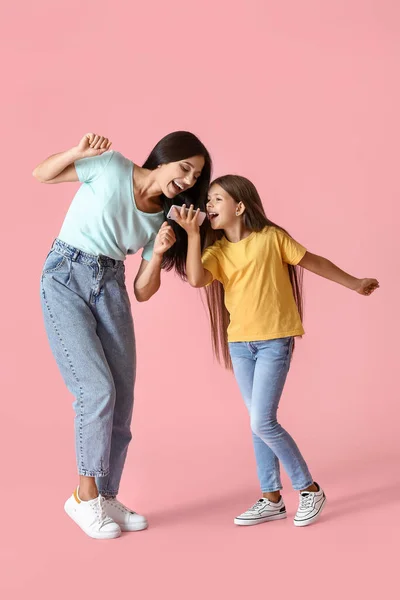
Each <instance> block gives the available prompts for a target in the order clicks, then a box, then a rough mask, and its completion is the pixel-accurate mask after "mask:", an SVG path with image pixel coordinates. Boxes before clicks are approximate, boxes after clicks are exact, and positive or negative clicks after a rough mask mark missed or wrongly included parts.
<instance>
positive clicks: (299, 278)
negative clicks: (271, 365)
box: [204, 175, 303, 369]
mask: <svg viewBox="0 0 400 600" xmlns="http://www.w3.org/2000/svg"><path fill="white" fill-rule="evenodd" d="M214 184H217V185H219V186H221V187H222V189H223V190H225V192H227V193H228V194H229V195H230V196H231V197H232V198H233V199H234V201H235V202H237V203H238V204H239V202H242V203H243V204H244V206H245V207H246V210H245V212H244V214H243V220H244V225H245V227H246V229H248V230H250V231H262V230H263V229H264V228H265V227H276V228H277V229H280V230H281V231H284V232H285V233H287V234H288V232H287V231H286V230H285V229H283V228H282V227H280V226H279V225H276V223H273V222H272V221H270V220H269V219H268V218H267V216H266V214H265V211H264V207H263V205H262V202H261V198H260V196H259V194H258V192H257V189H256V187H255V185H254V184H253V183H251V181H249V180H248V179H246V177H241V176H239V175H224V176H222V177H218V179H215V180H214V181H213V182H212V184H211V185H214ZM223 235H224V232H223V231H222V230H213V229H211V226H209V227H208V228H207V231H206V235H205V241H204V248H207V247H208V246H211V245H212V244H214V243H215V242H216V241H217V240H219V239H221V238H222V236H223ZM288 235H289V234H288ZM288 267H289V278H290V283H291V284H292V289H293V296H294V299H295V302H296V305H297V309H298V311H299V315H300V319H301V320H303V297H302V288H303V269H302V268H301V267H298V266H293V265H288ZM204 291H205V294H206V299H207V305H208V310H209V315H210V323H211V338H212V345H213V350H214V354H215V356H216V357H217V359H218V361H219V362H220V363H221V364H223V365H224V366H225V367H226V368H227V369H232V361H231V357H230V354H229V346H228V334H227V328H228V325H229V320H230V317H229V312H228V311H227V309H226V306H225V293H224V287H223V285H222V283H220V282H219V281H214V282H213V283H212V284H211V285H209V286H208V287H206V288H204Z"/></svg>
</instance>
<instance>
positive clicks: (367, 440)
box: [0, 0, 400, 600]
mask: <svg viewBox="0 0 400 600" xmlns="http://www.w3.org/2000/svg"><path fill="white" fill-rule="evenodd" d="M399 36H400V6H399V4H398V2H396V1H395V0H392V1H391V0H364V1H362V0H359V1H357V0H338V1H335V2H331V1H328V0H325V1H317V0H314V1H313V0H304V1H303V2H298V1H297V0H292V1H288V0H286V1H280V2H273V1H272V0H271V1H264V2H261V1H258V0H247V2H240V3H239V2H236V3H232V2H231V1H228V0H218V1H216V0H214V1H213V2H211V1H210V0H203V2H198V3H192V2H187V1H186V2H184V1H183V0H170V1H169V2H168V3H165V2H162V1H160V0H158V1H157V2H148V3H147V2H142V3H133V2H129V1H128V0H126V1H121V0H114V1H113V2H106V1H101V0H96V1H95V0H92V1H84V0H79V2H78V1H77V0H68V2H66V1H65V0H62V1H57V2H54V0H52V1H50V0H38V1H36V2H28V0H25V2H21V1H14V2H13V3H11V2H9V3H7V4H6V5H5V7H4V8H3V9H2V17H1V31H0V40H1V42H0V43H1V57H2V59H3V74H2V83H3V91H2V95H1V105H2V106H1V121H2V126H1V137H2V140H1V153H2V160H1V163H2V172H3V177H2V179H3V181H2V202H1V207H2V209H1V236H0V240H1V248H2V294H1V314H2V319H1V340H2V343H1V348H0V351H1V379H2V394H1V398H2V402H1V426H2V434H1V445H2V461H1V462H2V493H1V498H2V505H3V510H2V526H1V536H0V540H1V555H0V564H1V565H2V568H3V569H4V571H3V575H2V578H1V582H0V591H2V592H4V593H5V595H4V597H5V598H7V599H9V598H18V599H19V598H21V599H22V598H26V597H28V595H29V597H35V596H36V595H37V596H39V593H40V597H41V598H44V599H47V598H49V599H50V598H55V597H57V598H60V599H64V598H71V597H84V596H85V595H88V594H91V595H97V597H99V598H109V597H111V594H113V595H115V596H116V595H117V594H118V593H121V594H122V593H124V594H129V595H132V596H133V597H136V598H141V599H142V598H156V597H158V596H161V595H162V596H163V597H169V596H170V597H171V598H175V599H183V598H185V599H186V598H188V597H190V598H193V599H196V600H197V599H203V598H206V597H208V598H219V597H230V598H239V597H240V598H243V597H244V595H245V594H248V595H249V596H250V595H254V596H255V594H263V595H267V594H268V595H269V596H272V594H274V595H276V594H277V593H279V594H280V596H281V597H284V598H286V597H288V596H289V593H292V595H293V596H294V595H295V596H296V597H297V598H306V597H307V598H308V597H309V596H311V595H312V594H318V595H323V596H324V597H325V598H328V599H330V598H336V597H337V596H338V594H340V596H341V597H345V598H349V597H351V596H353V595H354V596H355V597H357V598H360V597H363V598H374V597H375V596H377V595H378V594H379V595H381V594H388V596H389V597H390V598H394V597H395V595H396V592H395V591H394V590H395V588H394V586H395V585H396V584H395V582H396V581H397V575H396V567H395V560H396V559H395V552H394V549H395V541H396V539H397V543H398V536H399V519H398V511H399V508H400V506H399V494H400V480H399V468H398V464H399V442H398V422H399V416H400V409H399V394H398V372H399V365H398V356H399V334H400V328H399V318H398V314H399V308H398V306H399V291H400V290H399V277H398V269H399V242H398V218H399V216H400V215H399V208H398V197H399V183H398V166H397V164H398V146H399V143H398V141H399V133H400V131H399V116H398V115H399V105H400V85H399V75H398V74H399V58H400V57H399V54H400V37H399ZM175 129H189V130H192V131H194V132H195V133H197V134H198V135H199V136H200V137H201V139H202V140H203V141H204V143H205V144H206V145H207V146H208V147H209V149H210V151H211V152H212V155H213V159H214V163H215V171H214V174H215V175H219V174H223V173H226V172H236V173H240V174H242V175H246V176H248V177H249V178H250V179H252V180H253V181H254V183H255V184H256V185H257V187H258V189H259V191H260V193H261V195H262V197H263V199H264V202H265V206H266V209H267V212H268V215H269V216H270V218H272V219H273V220H275V221H277V222H279V223H281V224H282V225H283V226H285V227H286V228H287V229H289V231H290V232H291V233H292V235H293V236H294V237H296V238H297V239H298V240H299V241H300V242H302V243H303V244H305V245H306V246H307V247H308V248H309V249H310V250H311V251H312V252H316V253H319V254H322V255H324V256H326V257H328V258H330V259H331V260H333V261H334V262H336V263H337V264H339V265H340V266H342V267H343V268H345V269H347V270H348V271H350V272H351V273H353V274H355V275H357V276H360V277H377V278H378V279H379V281H380V283H381V289H380V290H378V292H377V293H376V294H374V296H373V297H371V298H364V297H361V296H359V295H357V294H354V293H352V292H350V291H349V290H347V289H344V288H340V287H339V286H335V285H334V284H332V283H330V282H327V281H324V280H322V279H319V278H317V277H315V276H307V277H306V320H305V326H306V330H307V335H306V337H305V338H304V339H303V341H301V342H300V343H299V344H298V351H297V352H296V357H295V361H294V364H293V369H292V372H291V375H290V378H289V381H288V384H287V387H286V390H285V395H284V400H283V402H282V405H281V409H280V419H281V422H282V424H284V425H285V426H286V428H287V429H289V431H290V432H291V433H292V434H293V435H294V437H295V438H296V440H297V441H298V443H299V445H300V447H301V449H302V451H303V453H304V455H305V457H306V459H307V460H308V462H309V465H310V468H311V469H312V472H313V473H314V476H315V478H316V479H317V481H319V482H320V483H321V484H322V485H323V486H324V488H325V490H326V492H327V495H328V502H329V503H328V505H327V508H326V512H325V515H324V517H323V519H321V521H320V523H319V524H318V525H315V526H313V527H309V528H306V529H301V530H298V529H295V528H294V527H293V524H292V517H293V514H294V511H295V508H296V506H297V497H296V495H295V493H294V492H293V491H292V490H291V488H290V485H289V482H288V480H287V478H286V476H285V478H284V483H285V501H286V504H287V507H288V511H289V517H290V518H289V519H287V520H286V521H281V522H279V521H278V522H276V523H270V524H265V525H262V526H259V527H252V528H236V527H234V526H233V522H232V520H233V517H234V516H235V515H236V514H237V513H238V512H241V511H242V510H244V509H245V508H247V506H248V505H250V504H251V503H253V502H254V501H255V500H256V499H257V497H258V494H259V492H258V483H257V479H256V473H255V465H254V458H253V450H252V445H251V437H250V432H249V426H248V420H247V416H246V412H245V409H244V406H243V404H242V400H241V398H240V396H239V392H238V390H237V388H236V384H235V382H234V380H233V377H232V376H231V375H230V374H229V373H226V372H224V371H223V370H222V369H220V368H219V367H218V366H217V365H216V364H215V363H214V362H213V359H212V355H211V348H210V344H209V331H208V322H207V318H206V314H205V311H204V309H203V306H202V303H201V300H200V297H199V294H198V293H197V292H196V291H195V290H192V289H191V288H189V287H188V286H187V285H184V284H182V283H181V282H180V281H179V280H178V279H177V278H176V277H174V276H173V275H172V274H166V275H165V276H164V278H163V285H162V289H161V291H160V292H159V293H158V294H157V296H156V297H155V298H154V299H152V300H151V301H150V302H148V303H146V304H141V305H139V304H137V303H136V302H135V301H133V306H132V307H133V313H134V317H135V321H136V332H137V342H138V350H139V376H138V384H137V394H136V410H135V415H134V427H133V432H134V442H133V445H132V446H131V451H130V455H129V459H128V464H127V468H126V472H125V478H124V480H123V488H122V492H121V499H122V500H124V501H125V502H126V503H129V504H131V505H133V506H134V507H135V508H136V509H137V510H138V511H143V512H145V513H146V514H147V515H148V517H149V519H150V524H151V527H150V528H149V530H148V531H146V532H142V533H138V534H125V535H124V536H123V537H121V538H120V539H119V540H117V541H112V542H103V543H102V542H95V541H92V540H90V539H88V538H86V537H85V536H84V534H82V533H81V532H80V531H79V530H78V528H77V527H75V526H74V525H73V524H72V523H71V522H70V521H69V520H68V518H67V517H66V516H65V515H64V513H63V503H64V501H65V499H66V497H67V496H68V495H69V494H70V493H71V492H72V490H73V487H74V485H75V483H76V475H75V462H74V455H73V434H72V431H73V413H72V408H71V400H72V399H71V397H70V395H69V393H68V392H67V390H66V389H65V388H64V385H63V383H62V380H61V377H60V375H59V374H58V371H57V368H56V365H55V362H54V360H53V358H52V356H51V353H50V350H49V347H48V344H47V340H46V337H45V332H44V328H43V325H42V317H41V312H40V304H39V278H40V271H41V267H42V263H43V260H44V258H45V256H46V254H47V251H48V249H49V246H50V244H51V242H52V241H53V239H54V237H56V235H57V233H58V231H59V228H60V226H61V223H62V220H63V217H64V214H65V212H66V210H67V208H68V205H69V202H70V200H71V198H72V195H73V193H74V191H75V189H76V188H75V186H74V185H67V184H65V185H64V186H45V185H40V184H39V183H37V182H36V181H34V179H33V178H32V177H31V172H32V169H33V168H34V166H35V165H36V164H37V163H38V162H39V161H40V160H42V159H43V158H44V157H45V156H47V155H49V154H52V153H54V152H57V151H61V150H63V149H66V148H68V147H70V146H72V145H74V144H76V143H77V142H78V140H79V139H80V137H81V136H82V135H83V134H84V133H86V132H87V131H95V132H99V133H101V134H105V135H107V136H109V137H110V139H112V140H113V147H114V148H115V149H118V150H120V151H121V152H123V153H124V154H126V155H127V156H129V157H130V158H131V159H132V160H134V161H137V162H141V161H143V160H144V158H145V157H146V155H147V153H148V151H149V150H150V149H151V147H152V146H153V145H154V144H155V143H156V142H157V141H158V139H159V138H161V137H162V136H163V135H164V134H166V133H168V132H170V131H173V130H175ZM138 264H139V260H138V258H137V257H134V258H130V259H129V260H128V263H127V271H128V281H129V285H131V281H132V279H133V277H134V274H135V272H136V269H137V268H138ZM172 373H173V375H171V374H172ZM397 560H398V559H397Z"/></svg>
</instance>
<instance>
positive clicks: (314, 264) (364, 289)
mask: <svg viewBox="0 0 400 600" xmlns="http://www.w3.org/2000/svg"><path fill="white" fill-rule="evenodd" d="M299 266H300V267H304V269H307V271H311V272H312V273H316V275H320V276H321V277H325V278H326V279H330V280H331V281H334V282H335V283H340V285H344V286H345V287H347V288H349V289H350V290H354V291H355V292H358V293H359V294H362V295H363V296H370V295H371V294H372V292H374V291H375V290H376V289H377V288H378V287H379V282H378V281H377V280H376V279H370V278H364V279H357V277H353V276H352V275H349V273H346V272H345V271H342V269H339V267H337V266H336V265H334V264H333V263H332V262H331V261H330V260H327V259H326V258H323V257H322V256H317V255H316V254H311V252H306V253H305V255H304V257H303V258H302V259H301V261H300V262H299Z"/></svg>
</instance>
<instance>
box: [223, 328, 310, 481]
mask: <svg viewBox="0 0 400 600" xmlns="http://www.w3.org/2000/svg"><path fill="white" fill-rule="evenodd" d="M292 348H293V338H292V337H288V338H280V339H275V340H266V341H263V342H231V343H230V344H229V350H230V355H231V358H232V363H233V370H234V373H235V377H236V380H237V382H238V385H239V388H240V392H241V394H242V396H243V399H244V401H245V404H246V407H247V409H248V411H249V414H250V426H251V430H252V434H253V445H254V451H255V455H256V462H257V472H258V478H259V480H260V484H261V490H262V491H263V492H275V491H278V490H281V489H282V483H281V478H280V470H279V461H280V462H281V463H282V465H283V466H284V468H285V471H286V472H287V474H288V475H289V477H290V480H291V482H292V485H293V487H294V489H295V490H303V489H305V488H307V487H309V486H310V485H311V484H312V483H313V479H312V477H311V475H310V472H309V470H308V468H307V465H306V463H305V460H304V458H303V457H302V455H301V454H300V451H299V449H298V447H297V445H296V443H295V441H294V440H293V438H292V437H291V436H290V435H289V434H288V433H287V431H285V430H284V429H283V427H282V426H281V425H280V424H279V423H278V421H277V410H278V406H279V400H280V398H281V394H282V391H283V387H284V385H285V381H286V376H287V374H288V371H289V366H290V359H291V355H292Z"/></svg>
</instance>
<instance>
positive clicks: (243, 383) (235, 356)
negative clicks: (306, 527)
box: [229, 342, 282, 502]
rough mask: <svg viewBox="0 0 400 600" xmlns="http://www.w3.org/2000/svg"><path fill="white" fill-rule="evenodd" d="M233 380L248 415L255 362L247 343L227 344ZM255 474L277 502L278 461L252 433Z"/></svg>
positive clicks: (262, 486) (264, 489)
mask: <svg viewBox="0 0 400 600" xmlns="http://www.w3.org/2000/svg"><path fill="white" fill-rule="evenodd" d="M229 349H230V354H231V358H232V364H233V370H234V373H235V378H236V380H237V383H238V385H239V389H240V392H241V395H242V397H243V400H244V402H245V404H246V407H247V410H248V411H249V414H250V415H251V413H252V395H253V382H254V372H255V367H256V360H255V357H254V353H253V352H252V351H251V347H250V345H249V344H248V343H247V342H233V343H231V344H229ZM252 436H253V447H254V453H255V457H256V464H257V474H258V478H259V481H260V485H261V490H262V492H263V493H264V494H265V497H268V498H269V499H270V500H272V501H273V502H274V501H277V500H279V496H280V494H279V490H281V489H282V483H281V478H280V469H279V460H278V458H277V457H276V455H275V454H274V453H273V451H272V450H271V448H269V446H267V444H266V443H265V442H264V441H263V440H262V439H261V438H260V437H259V436H258V435H257V434H256V433H254V431H252Z"/></svg>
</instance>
